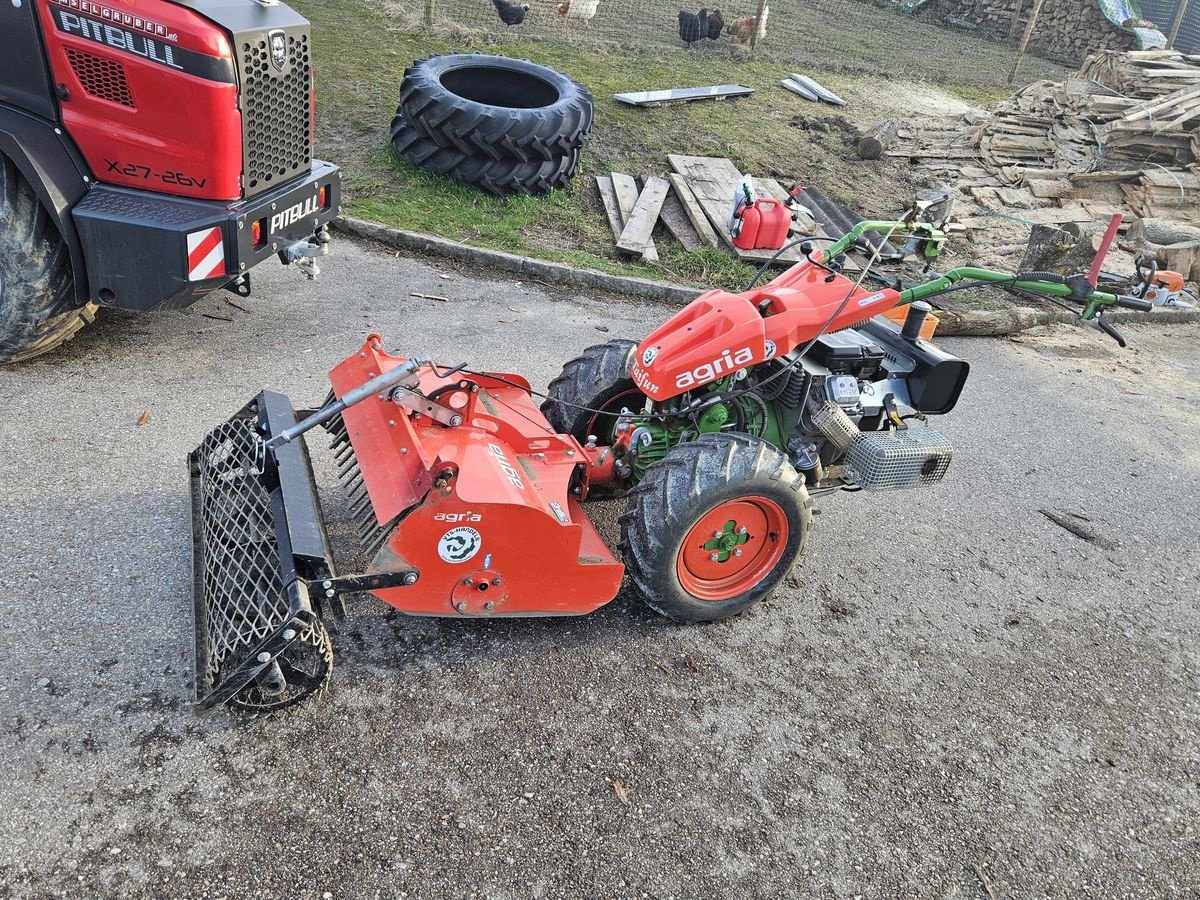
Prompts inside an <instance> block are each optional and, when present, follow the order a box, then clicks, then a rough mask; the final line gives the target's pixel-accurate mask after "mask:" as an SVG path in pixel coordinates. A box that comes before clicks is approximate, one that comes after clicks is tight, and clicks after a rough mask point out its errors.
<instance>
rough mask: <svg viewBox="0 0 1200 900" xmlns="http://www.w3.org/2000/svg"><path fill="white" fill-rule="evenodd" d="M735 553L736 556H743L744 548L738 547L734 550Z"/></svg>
mask: <svg viewBox="0 0 1200 900" xmlns="http://www.w3.org/2000/svg"><path fill="white" fill-rule="evenodd" d="M733 555H734V556H741V555H742V548H741V547H738V548H737V549H736V550H734V551H733Z"/></svg>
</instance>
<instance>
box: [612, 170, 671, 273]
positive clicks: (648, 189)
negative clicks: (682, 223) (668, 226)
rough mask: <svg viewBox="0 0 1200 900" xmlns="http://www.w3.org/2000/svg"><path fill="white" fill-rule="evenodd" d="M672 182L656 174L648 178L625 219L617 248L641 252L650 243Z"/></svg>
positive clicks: (628, 251)
mask: <svg viewBox="0 0 1200 900" xmlns="http://www.w3.org/2000/svg"><path fill="white" fill-rule="evenodd" d="M670 189H671V184H670V182H669V181H667V180H666V179H665V178H659V177H658V176H657V175H655V176H654V177H652V178H647V179H646V186H645V188H643V189H642V193H641V194H640V195H639V196H638V198H637V202H636V203H635V204H634V206H633V209H632V210H631V211H630V213H629V218H628V219H626V220H625V228H624V230H622V232H621V236H620V237H619V238H617V249H618V250H624V251H625V252H626V253H634V254H640V253H644V252H645V251H646V248H647V247H648V246H649V245H650V236H651V235H652V234H653V233H654V226H655V225H656V224H657V223H658V214H659V212H661V211H662V205H663V201H664V200H666V199H667V191H669V190H670Z"/></svg>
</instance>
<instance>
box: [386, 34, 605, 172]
mask: <svg viewBox="0 0 1200 900" xmlns="http://www.w3.org/2000/svg"><path fill="white" fill-rule="evenodd" d="M400 109H401V110H403V112H404V113H405V114H406V115H407V116H408V118H409V121H411V122H412V124H413V128H414V129H415V130H416V131H417V133H418V134H420V135H421V136H422V137H424V138H426V139H427V140H430V141H433V142H434V143H436V144H438V145H440V146H442V147H446V148H448V149H451V150H457V151H458V152H460V153H462V154H463V155H465V156H480V157H484V158H486V159H492V160H501V159H518V160H520V161H521V162H536V161H546V162H549V161H552V160H555V159H561V158H562V157H564V156H568V155H569V154H571V153H572V152H573V151H579V150H581V149H583V145H584V143H585V142H586V141H587V138H588V135H589V134H591V131H592V122H593V120H594V116H595V112H594V107H593V103H592V95H591V94H590V93H589V92H588V89H587V88H585V87H584V86H583V85H581V84H579V82H577V81H575V80H573V79H571V78H568V77H567V76H566V75H563V74H562V73H560V72H556V71H554V70H553V69H550V68H547V67H546V66H539V65H536V64H535V63H531V62H530V61H529V60H526V59H509V58H508V57H505V56H493V55H488V54H484V53H458V54H451V55H448V56H431V57H429V58H428V59H419V60H416V61H415V62H414V63H413V64H412V65H411V66H409V67H408V68H407V69H405V70H404V83H403V84H402V85H401V88H400Z"/></svg>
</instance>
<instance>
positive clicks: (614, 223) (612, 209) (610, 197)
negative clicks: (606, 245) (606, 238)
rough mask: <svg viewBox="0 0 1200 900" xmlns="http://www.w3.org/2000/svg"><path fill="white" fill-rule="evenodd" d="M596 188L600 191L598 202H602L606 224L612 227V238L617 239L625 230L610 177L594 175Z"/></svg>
mask: <svg viewBox="0 0 1200 900" xmlns="http://www.w3.org/2000/svg"><path fill="white" fill-rule="evenodd" d="M596 190H598V191H599V192H600V202H601V203H603V204H604V212H605V214H606V215H607V216H608V226H609V227H610V228H611V229H612V233H613V240H614V241H615V240H619V239H620V237H621V232H622V231H624V230H625V223H624V222H623V221H622V220H621V206H620V204H619V203H617V194H616V191H614V190H613V183H612V178H611V177H610V176H608V175H597V176H596Z"/></svg>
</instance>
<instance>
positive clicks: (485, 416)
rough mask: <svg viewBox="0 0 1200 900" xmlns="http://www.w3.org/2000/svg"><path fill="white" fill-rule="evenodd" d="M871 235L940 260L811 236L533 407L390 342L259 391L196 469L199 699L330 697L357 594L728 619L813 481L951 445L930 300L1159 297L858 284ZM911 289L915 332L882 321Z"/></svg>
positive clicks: (1080, 282) (770, 572)
mask: <svg viewBox="0 0 1200 900" xmlns="http://www.w3.org/2000/svg"><path fill="white" fill-rule="evenodd" d="M871 232H875V233H885V234H886V235H888V236H899V237H901V238H902V239H904V240H905V241H906V244H905V246H906V247H907V248H909V249H910V251H911V252H915V253H917V254H918V255H921V256H924V257H925V258H926V259H927V260H932V258H933V257H934V256H936V251H937V247H938V245H939V244H940V242H941V241H942V240H943V239H944V234H943V233H942V232H941V231H940V230H938V229H937V228H936V227H934V226H933V225H931V224H928V223H923V222H915V221H913V220H912V219H907V220H905V221H903V222H864V223H861V224H859V225H858V226H856V227H855V228H854V229H853V230H852V231H851V232H850V233H849V234H847V235H846V236H845V237H843V238H841V239H839V240H838V241H836V242H834V243H833V244H832V245H831V246H828V247H825V248H824V249H823V250H817V249H815V248H814V247H812V246H804V245H802V250H803V251H804V252H805V256H806V259H805V260H804V261H802V262H800V263H798V264H797V265H795V266H793V267H792V268H791V269H789V270H788V271H787V272H785V273H784V274H783V275H781V276H779V277H778V278H776V279H775V280H774V281H772V282H771V283H769V284H767V285H765V286H763V287H761V288H757V289H755V288H751V289H747V290H746V291H744V292H742V293H738V294H733V293H728V292H726V291H720V290H715V291H709V292H707V293H705V294H702V295H701V296H699V297H697V298H696V299H695V300H694V301H692V303H690V304H689V305H688V306H687V307H685V308H684V309H682V310H680V311H679V312H677V313H676V314H674V315H673V316H671V317H670V318H669V319H668V320H667V321H666V322H665V323H663V325H661V326H660V327H659V328H657V329H656V330H654V331H653V332H651V333H650V334H649V335H647V336H646V337H644V338H643V339H642V340H641V341H639V342H635V341H631V340H613V341H609V342H607V343H605V344H600V345H597V346H594V347H589V348H587V349H586V350H585V351H584V352H583V354H582V355H581V356H579V357H577V358H575V359H573V360H571V361H569V362H568V363H567V364H566V365H565V366H564V367H563V370H562V373H561V374H560V375H559V376H558V377H557V378H556V379H555V380H554V381H553V382H551V384H550V387H549V391H548V393H547V394H544V395H540V396H542V397H543V398H545V402H543V403H542V404H541V405H540V406H539V404H538V402H537V400H535V399H534V397H535V395H536V392H535V391H534V390H533V389H532V387H531V386H530V384H529V382H528V381H526V380H525V379H524V378H522V377H521V376H519V375H513V374H505V373H494V372H479V371H475V370H472V369H470V368H468V367H467V366H466V364H461V365H457V366H441V365H438V364H436V363H434V362H433V361H431V360H428V359H425V358H422V357H419V356H413V355H409V354H404V355H399V354H393V353H389V352H387V351H386V350H385V349H384V346H383V339H382V338H381V337H380V336H379V335H377V334H372V335H369V336H368V337H367V339H366V342H365V343H364V344H363V345H362V346H361V347H359V348H358V349H357V350H355V351H354V352H353V353H351V354H350V355H349V356H348V357H347V358H346V359H345V360H344V361H342V362H341V363H339V364H338V365H337V366H336V367H335V368H334V369H333V371H332V372H331V373H330V383H331V388H332V391H331V393H330V395H329V397H328V399H327V400H326V402H325V404H324V405H323V406H322V407H321V408H320V409H316V410H301V411H296V410H293V408H292V404H291V403H290V402H289V400H288V398H287V397H285V396H284V395H282V394H279V393H275V392H272V391H264V392H262V393H261V394H259V395H258V396H257V397H256V398H254V399H253V400H252V401H251V402H250V403H249V404H247V405H246V407H245V408H243V409H242V410H241V411H240V412H238V413H237V414H236V415H234V417H233V418H232V419H230V420H229V421H227V422H225V423H224V424H223V425H221V426H219V427H218V428H216V429H215V430H213V431H212V432H210V433H209V435H208V436H207V437H206V438H205V440H204V441H203V443H202V444H201V445H200V446H199V447H198V448H197V449H196V451H194V452H193V453H192V454H191V457H190V460H189V462H190V467H191V477H192V503H193V505H192V513H193V535H194V539H195V555H194V569H193V571H194V576H195V603H194V607H195V610H194V615H195V622H194V624H195V649H196V654H195V662H196V674H195V678H196V680H195V689H196V699H197V701H198V703H199V707H200V709H213V708H216V707H218V706H220V705H221V704H223V703H228V704H230V705H232V706H233V707H235V708H237V709H240V710H242V711H245V712H250V713H260V712H271V711H273V710H277V709H282V708H283V707H286V706H288V705H290V704H292V703H295V702H297V701H299V700H301V699H303V698H304V697H305V696H307V695H309V694H311V693H312V692H314V691H317V690H319V689H320V688H322V687H323V686H324V685H325V684H326V683H327V682H328V679H329V675H330V671H331V669H332V663H333V651H332V645H331V643H330V639H329V635H328V632H327V629H326V623H327V622H328V621H329V619H330V616H331V615H332V616H333V617H334V618H336V616H337V614H338V612H339V610H340V605H341V598H342V597H343V596H344V595H346V594H350V593H355V592H360V591H367V592H370V593H372V594H374V595H375V596H376V597H378V598H379V599H380V600H382V601H384V602H386V603H389V604H391V605H392V606H393V607H395V608H396V609H399V610H401V611H402V612H405V613H409V614H411V615H422V616H451V617H457V618H471V617H479V618H490V617H500V616H559V615H580V614H584V613H589V612H591V611H592V610H594V609H596V608H597V607H599V606H601V605H603V604H605V603H607V602H609V601H610V600H612V599H613V597H615V596H616V594H617V591H618V589H619V587H620V585H621V582H622V578H623V577H624V576H625V575H628V576H629V579H630V581H631V582H632V585H633V587H634V588H635V589H636V590H637V592H638V593H639V594H641V596H642V597H643V598H644V599H645V600H646V602H647V603H649V605H650V606H652V607H653V608H654V609H656V610H658V611H659V612H661V613H663V614H664V615H666V616H669V617H670V618H673V619H675V620H677V621H681V622H703V621H712V620H716V619H722V618H725V617H728V616H732V615H736V614H737V613H740V612H742V611H743V610H745V609H747V608H749V607H750V606H752V605H753V604H755V603H757V602H759V601H760V600H762V599H763V598H765V597H767V596H768V595H770V593H771V592H772V591H773V590H774V589H775V588H776V586H777V585H778V584H779V582H780V581H781V580H782V579H783V578H784V577H785V576H786V575H787V573H788V572H789V570H790V569H791V568H792V566H793V564H794V563H795V562H796V561H797V559H798V558H799V556H800V554H801V552H802V551H803V549H804V546H805V543H806V541H807V539H808V534H809V530H810V528H811V526H812V512H811V505H812V498H813V497H815V496H818V495H821V494H830V493H834V492H838V491H845V490H851V491H857V490H863V491H890V490H897V489H900V488H915V487H921V486H927V485H933V484H936V483H937V482H939V481H940V480H941V479H942V477H943V476H944V475H945V473H946V471H947V468H948V467H949V465H950V460H951V455H952V450H951V444H950V441H949V440H948V439H947V438H946V437H945V436H943V435H942V434H941V433H940V432H939V431H937V430H935V429H933V428H932V427H930V425H929V422H928V419H929V418H930V417H933V416H940V415H944V414H946V413H949V412H950V411H951V410H952V409H954V407H955V404H956V403H957V402H958V398H959V394H960V392H961V391H962V388H963V384H964V382H965V381H966V378H967V372H968V365H967V363H966V362H965V361H964V360H961V359H958V358H956V357H954V356H952V355H951V354H949V353H946V352H945V351H943V350H940V349H939V348H937V347H936V346H934V345H933V344H931V343H929V341H927V340H925V339H923V338H922V333H928V332H927V331H926V330H925V328H924V324H925V319H926V315H927V313H928V311H929V306H928V305H927V304H925V303H923V302H922V298H925V297H933V296H937V295H940V294H945V293H948V292H950V291H954V290H961V289H964V288H965V287H973V286H977V285H981V284H1004V285H1010V286H1012V287H1014V288H1015V289H1018V290H1024V291H1032V292H1036V293H1039V294H1041V295H1043V296H1046V297H1048V298H1051V299H1054V300H1056V301H1058V302H1077V303H1079V304H1080V305H1081V307H1082V310H1081V315H1082V317H1083V318H1084V319H1085V320H1087V321H1089V322H1093V323H1094V324H1096V325H1098V326H1099V327H1101V328H1103V329H1105V330H1107V331H1109V332H1110V333H1111V334H1112V335H1113V336H1114V337H1116V338H1118V339H1120V336H1119V335H1118V334H1117V333H1116V331H1115V330H1114V329H1113V328H1112V325H1111V324H1109V322H1108V321H1107V319H1105V317H1104V315H1103V310H1104V309H1106V308H1107V307H1109V306H1113V305H1118V306H1124V307H1128V308H1132V309H1139V310H1143V311H1145V310H1149V309H1150V308H1151V304H1150V303H1149V302H1148V301H1147V300H1144V299H1140V298H1136V297H1128V296H1119V295H1116V294H1112V293H1107V292H1105V291H1099V290H1097V289H1096V288H1095V284H1094V282H1092V281H1089V278H1088V276H1085V275H1071V276H1062V275H1057V274H1055V273H1047V272H1028V273H1018V274H1016V275H1013V274H1008V273H1003V272H993V271H990V270H986V269H977V268H971V267H964V268H956V269H951V270H949V271H947V272H945V273H944V274H942V275H939V276H937V277H934V278H932V279H930V280H928V281H925V282H922V283H920V284H916V285H914V286H911V287H903V286H902V285H899V284H897V283H895V282H894V280H892V279H882V278H880V277H879V276H873V275H872V273H871V271H870V270H871V263H870V262H868V263H867V265H866V267H865V268H863V269H861V270H860V271H859V273H858V274H857V276H855V275H852V274H851V273H850V271H849V270H848V268H847V265H846V260H847V255H848V254H849V253H850V252H851V251H852V250H853V249H854V248H855V247H856V246H860V239H862V238H863V237H864V236H865V235H867V234H868V233H871ZM876 253H878V250H877V251H876ZM869 277H873V278H875V279H877V280H875V282H874V283H872V284H871V285H870V286H866V280H867V279H868V278H869ZM881 282H882V283H881ZM903 304H910V305H909V313H908V316H907V318H906V319H903V322H902V324H899V325H898V324H896V323H894V322H892V321H890V320H889V319H888V318H886V317H884V316H882V315H881V314H882V313H885V312H887V311H888V310H890V309H892V308H893V307H896V306H898V305H903ZM320 426H324V428H325V429H326V430H327V431H328V433H329V437H330V445H331V447H332V449H333V451H334V456H335V460H336V463H337V466H338V468H339V472H340V474H341V477H342V479H343V484H344V488H345V495H346V502H347V504H348V509H347V510H346V513H347V514H348V516H349V518H351V519H352V520H354V521H356V522H357V524H358V528H359V532H360V535H361V538H362V541H363V544H364V548H365V553H366V557H367V559H368V560H369V561H370V562H369V564H368V565H367V567H366V570H365V571H363V572H361V573H357V574H339V567H338V566H337V565H336V564H335V561H334V557H333V554H332V553H331V549H330V543H329V539H328V537H327V534H326V526H325V517H324V515H323V513H322V510H321V506H320V504H319V502H318V492H317V488H316V484H315V481H314V477H313V470H312V467H311V464H310V461H309V457H308V451H307V449H306V446H305V442H304V439H303V435H304V434H305V433H308V432H312V431H313V430H314V429H316V428H318V427H320ZM614 494H618V495H625V496H626V497H627V499H628V503H627V505H626V508H625V512H624V514H623V515H622V516H621V519H620V524H621V540H620V545H619V547H618V548H612V549H610V548H609V547H608V546H606V544H605V542H604V540H603V538H602V536H601V535H600V533H599V531H598V530H597V529H596V527H595V526H594V525H593V524H592V522H591V521H590V519H589V518H588V514H587V505H588V501H589V500H592V499H595V498H597V497H601V496H612V495H614ZM883 508H884V507H882V506H881V509H883ZM884 514H886V513H884ZM614 551H619V556H618V552H614Z"/></svg>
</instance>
